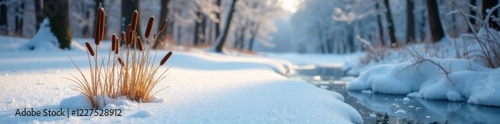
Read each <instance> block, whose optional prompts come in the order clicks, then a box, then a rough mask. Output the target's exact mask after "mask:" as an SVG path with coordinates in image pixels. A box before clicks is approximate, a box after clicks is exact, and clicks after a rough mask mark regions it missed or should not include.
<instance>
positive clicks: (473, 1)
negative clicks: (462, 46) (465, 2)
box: [469, 0, 476, 33]
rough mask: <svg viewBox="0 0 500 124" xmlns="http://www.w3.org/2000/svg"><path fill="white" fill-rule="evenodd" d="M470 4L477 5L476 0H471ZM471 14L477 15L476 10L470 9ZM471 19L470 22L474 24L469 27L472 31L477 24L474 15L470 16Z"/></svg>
mask: <svg viewBox="0 0 500 124" xmlns="http://www.w3.org/2000/svg"><path fill="white" fill-rule="evenodd" d="M470 4H471V5H473V6H476V0H470ZM470 15H471V16H476V10H473V9H470ZM469 21H470V24H472V27H471V28H469V32H471V33H472V28H474V27H475V25H476V19H474V18H473V17H470V18H469Z"/></svg>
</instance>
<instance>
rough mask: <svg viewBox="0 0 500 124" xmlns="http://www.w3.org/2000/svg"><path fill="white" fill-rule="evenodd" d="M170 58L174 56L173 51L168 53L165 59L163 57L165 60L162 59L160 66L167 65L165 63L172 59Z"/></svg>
mask: <svg viewBox="0 0 500 124" xmlns="http://www.w3.org/2000/svg"><path fill="white" fill-rule="evenodd" d="M170 56H172V51H170V52H168V53H167V55H165V57H163V59H161V61H160V66H162V65H163V64H165V62H167V60H168V58H170Z"/></svg>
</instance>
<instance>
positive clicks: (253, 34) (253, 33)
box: [248, 23, 260, 51]
mask: <svg viewBox="0 0 500 124" xmlns="http://www.w3.org/2000/svg"><path fill="white" fill-rule="evenodd" d="M254 24H255V23H254ZM256 25H257V26H255V28H254V29H253V30H252V32H251V34H250V41H249V43H248V51H252V50H253V45H254V43H255V37H257V31H259V28H260V23H257V24H256ZM252 27H253V25H252Z"/></svg>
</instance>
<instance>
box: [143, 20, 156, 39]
mask: <svg viewBox="0 0 500 124" xmlns="http://www.w3.org/2000/svg"><path fill="white" fill-rule="evenodd" d="M154 22H155V17H154V16H151V17H149V21H148V26H147V27H146V32H144V37H145V38H146V39H147V38H149V35H151V31H152V30H153V25H154Z"/></svg>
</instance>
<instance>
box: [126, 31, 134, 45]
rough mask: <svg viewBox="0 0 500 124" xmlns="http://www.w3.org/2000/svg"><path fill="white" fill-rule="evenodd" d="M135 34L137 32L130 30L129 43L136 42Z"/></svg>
mask: <svg viewBox="0 0 500 124" xmlns="http://www.w3.org/2000/svg"><path fill="white" fill-rule="evenodd" d="M134 34H135V32H133V31H129V32H128V35H127V39H128V42H127V43H128V45H132V43H134V36H135V35H134Z"/></svg>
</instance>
